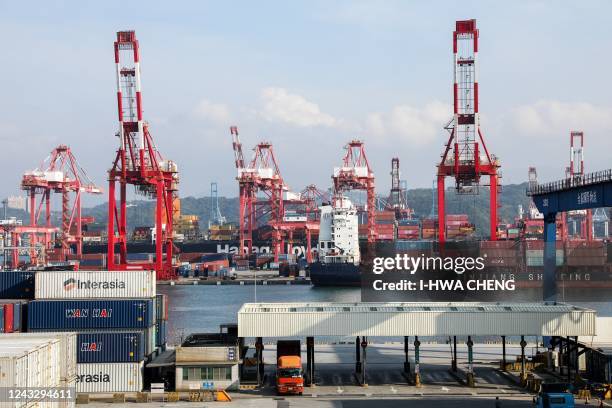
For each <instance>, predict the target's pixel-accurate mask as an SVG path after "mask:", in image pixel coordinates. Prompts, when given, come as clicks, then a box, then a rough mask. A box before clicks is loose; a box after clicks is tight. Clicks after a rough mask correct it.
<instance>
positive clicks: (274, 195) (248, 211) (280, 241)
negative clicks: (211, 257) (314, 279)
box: [230, 126, 319, 262]
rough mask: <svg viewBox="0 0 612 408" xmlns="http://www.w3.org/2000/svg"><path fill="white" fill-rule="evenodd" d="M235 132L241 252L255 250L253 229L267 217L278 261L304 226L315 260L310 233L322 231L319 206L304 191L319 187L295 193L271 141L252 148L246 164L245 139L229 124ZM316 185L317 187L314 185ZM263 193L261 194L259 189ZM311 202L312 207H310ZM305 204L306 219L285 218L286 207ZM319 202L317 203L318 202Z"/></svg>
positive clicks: (232, 133)
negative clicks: (286, 246) (290, 188)
mask: <svg viewBox="0 0 612 408" xmlns="http://www.w3.org/2000/svg"><path fill="white" fill-rule="evenodd" d="M230 134H231V136H232V147H233V150H234V159H235V165H236V170H237V171H238V175H237V177H236V179H237V180H238V186H239V196H240V204H239V215H238V219H239V224H240V225H239V235H240V244H239V253H240V256H242V257H244V256H248V255H250V254H252V253H253V230H254V229H255V227H256V225H257V223H258V221H260V220H263V219H266V220H267V224H268V225H269V226H270V227H271V229H272V248H273V254H274V260H275V262H278V260H279V255H280V254H283V253H285V249H287V250H288V251H289V252H291V250H292V247H291V246H292V241H293V234H294V232H295V231H297V230H304V232H305V235H306V240H307V253H306V259H307V260H308V261H309V262H310V261H312V254H311V237H312V233H313V232H314V233H316V232H318V231H319V224H318V222H316V207H315V208H312V203H311V202H310V201H307V200H308V198H307V197H305V196H304V195H303V194H304V193H305V192H307V193H308V194H315V195H316V194H317V193H319V192H318V190H316V187H314V186H309V187H307V189H306V190H305V191H304V192H302V194H296V193H292V192H291V191H289V187H288V186H287V185H286V184H285V182H284V180H283V177H282V176H281V173H280V169H279V166H278V163H277V161H276V157H275V155H274V150H273V148H272V144H271V143H269V142H262V143H259V144H257V145H256V146H255V148H254V149H253V151H254V153H253V158H252V159H251V161H250V162H249V163H248V164H246V163H245V160H244V155H243V153H242V143H241V142H240V136H239V134H238V128H237V127H236V126H232V127H230ZM312 187H314V190H313V188H312ZM260 192H261V193H263V196H262V197H258V193H260ZM309 204H310V207H309ZM286 206H292V207H296V206H299V207H302V206H304V207H305V208H306V209H305V210H302V209H299V210H298V212H299V213H306V217H305V219H301V218H300V219H295V218H292V219H286V218H285V207H286ZM315 206H316V204H315ZM285 239H287V240H288V241H287V242H288V246H289V248H285Z"/></svg>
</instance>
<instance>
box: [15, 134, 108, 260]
mask: <svg viewBox="0 0 612 408" xmlns="http://www.w3.org/2000/svg"><path fill="white" fill-rule="evenodd" d="M21 188H22V189H23V190H25V191H26V192H27V194H28V196H29V199H30V225H29V227H30V230H29V231H30V233H31V238H30V239H31V243H30V245H31V246H32V247H33V246H34V245H35V244H36V242H37V236H38V235H40V234H43V241H44V242H43V245H44V247H45V248H47V249H48V248H49V246H50V245H51V244H52V243H51V242H50V240H49V236H50V231H51V228H52V225H51V193H52V192H55V193H59V194H61V196H62V214H61V217H62V227H61V229H60V230H59V233H58V237H57V241H58V242H59V244H60V246H61V257H62V260H65V259H66V255H69V254H70V253H71V245H75V247H76V255H77V258H80V257H81V256H82V255H83V236H82V224H83V217H82V216H81V198H82V194H101V193H102V190H101V189H100V188H99V187H97V186H96V185H95V184H94V182H93V181H91V179H90V178H89V177H88V176H87V173H86V172H85V170H83V168H82V167H81V166H79V163H78V161H77V159H76V157H75V156H74V155H73V154H72V151H71V150H70V147H68V146H66V145H59V146H58V147H56V148H55V149H53V150H52V151H51V154H50V155H49V156H48V157H47V158H46V159H45V160H44V161H43V162H42V163H41V165H40V166H39V167H38V168H36V169H35V170H32V171H28V172H26V173H25V174H24V175H23V177H22V179H21ZM37 196H40V200H39V201H38V204H37ZM71 196H73V197H72V198H71ZM43 206H44V210H43ZM43 211H44V213H45V219H44V225H40V224H39V222H40V216H41V214H42V212H43ZM39 227H44V228H45V229H46V230H47V231H46V232H45V231H44V230H43V229H39V230H38V231H39V232H38V233H37V232H36V231H37V230H36V228H39Z"/></svg>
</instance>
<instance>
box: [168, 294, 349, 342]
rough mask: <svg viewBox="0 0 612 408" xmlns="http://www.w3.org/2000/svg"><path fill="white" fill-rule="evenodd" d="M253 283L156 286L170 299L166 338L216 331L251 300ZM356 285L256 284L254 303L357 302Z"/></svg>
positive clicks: (234, 316)
mask: <svg viewBox="0 0 612 408" xmlns="http://www.w3.org/2000/svg"><path fill="white" fill-rule="evenodd" d="M254 288H255V287H254V286H253V285H248V286H240V285H219V286H214V285H200V286H191V285H189V286H187V285H177V286H158V287H157V291H158V292H159V293H165V294H167V295H168V297H169V299H170V307H169V322H168V340H169V343H171V344H176V343H178V342H179V341H180V339H181V337H184V336H185V335H187V334H189V333H197V332H200V333H201V332H217V331H219V325H220V324H222V323H235V322H236V320H237V313H238V309H240V306H242V304H243V303H248V302H254V301H255V291H254ZM360 299H361V290H360V289H359V288H315V287H312V286H309V285H258V286H257V301H258V302H358V301H359V300H360Z"/></svg>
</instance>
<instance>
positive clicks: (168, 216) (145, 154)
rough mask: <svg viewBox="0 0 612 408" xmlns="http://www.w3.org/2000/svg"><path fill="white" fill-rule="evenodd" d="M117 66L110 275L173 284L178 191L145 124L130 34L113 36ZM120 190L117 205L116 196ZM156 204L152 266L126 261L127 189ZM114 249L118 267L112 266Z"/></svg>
mask: <svg viewBox="0 0 612 408" xmlns="http://www.w3.org/2000/svg"><path fill="white" fill-rule="evenodd" d="M114 47H115V66H116V75H117V105H118V115H119V132H118V134H117V135H118V137H119V148H118V150H117V155H116V157H115V160H114V162H113V167H112V168H111V169H110V170H109V173H108V175H109V188H108V269H110V270H126V269H141V268H143V269H154V270H155V271H156V274H157V279H171V278H172V277H173V275H172V271H173V267H172V251H173V225H172V221H173V201H174V198H175V195H176V191H177V189H178V169H177V166H176V164H175V163H174V162H173V161H170V160H165V159H164V158H163V157H162V155H161V154H160V152H159V150H158V149H157V147H156V146H155V142H154V141H153V137H152V136H151V134H150V133H149V126H148V124H147V123H146V122H145V121H144V119H143V110H142V93H141V84H140V51H139V44H138V40H137V39H136V33H135V32H134V31H120V32H118V33H117V40H116V41H115V44H114ZM117 184H119V204H117V202H116V197H115V190H116V185H117ZM128 184H130V185H133V186H134V187H135V190H136V193H138V194H142V195H144V196H146V197H150V198H154V199H155V200H156V207H155V261H154V262H153V263H150V262H140V263H128V261H127V238H128V233H127V191H126V190H127V185H128ZM116 247H118V250H119V261H118V262H116V260H115V250H116V249H117V248H116Z"/></svg>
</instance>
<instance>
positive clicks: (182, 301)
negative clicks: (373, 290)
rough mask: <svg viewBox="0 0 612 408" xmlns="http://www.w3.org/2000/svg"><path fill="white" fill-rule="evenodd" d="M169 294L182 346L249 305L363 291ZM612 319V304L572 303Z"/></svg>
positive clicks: (353, 296)
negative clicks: (250, 303) (191, 335)
mask: <svg viewBox="0 0 612 408" xmlns="http://www.w3.org/2000/svg"><path fill="white" fill-rule="evenodd" d="M157 293H163V294H166V295H168V299H169V303H170V305H169V310H168V313H169V319H168V321H167V324H168V327H167V331H168V332H167V333H168V334H167V335H168V343H169V344H179V343H180V342H181V341H182V339H184V338H185V337H186V336H187V335H188V334H190V333H203V332H218V331H219V325H220V324H224V323H235V322H236V316H237V313H238V309H240V306H242V304H243V303H249V302H255V301H257V302H359V301H360V299H361V289H360V288H319V287H313V286H309V285H262V284H261V283H259V284H258V285H257V287H255V286H254V285H244V286H243V285H176V286H169V285H160V286H158V287H157ZM572 303H573V304H575V305H576V306H582V307H588V308H592V309H595V310H596V311H597V314H598V315H599V316H612V302H605V303H604V302H592V303H585V302H572Z"/></svg>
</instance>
